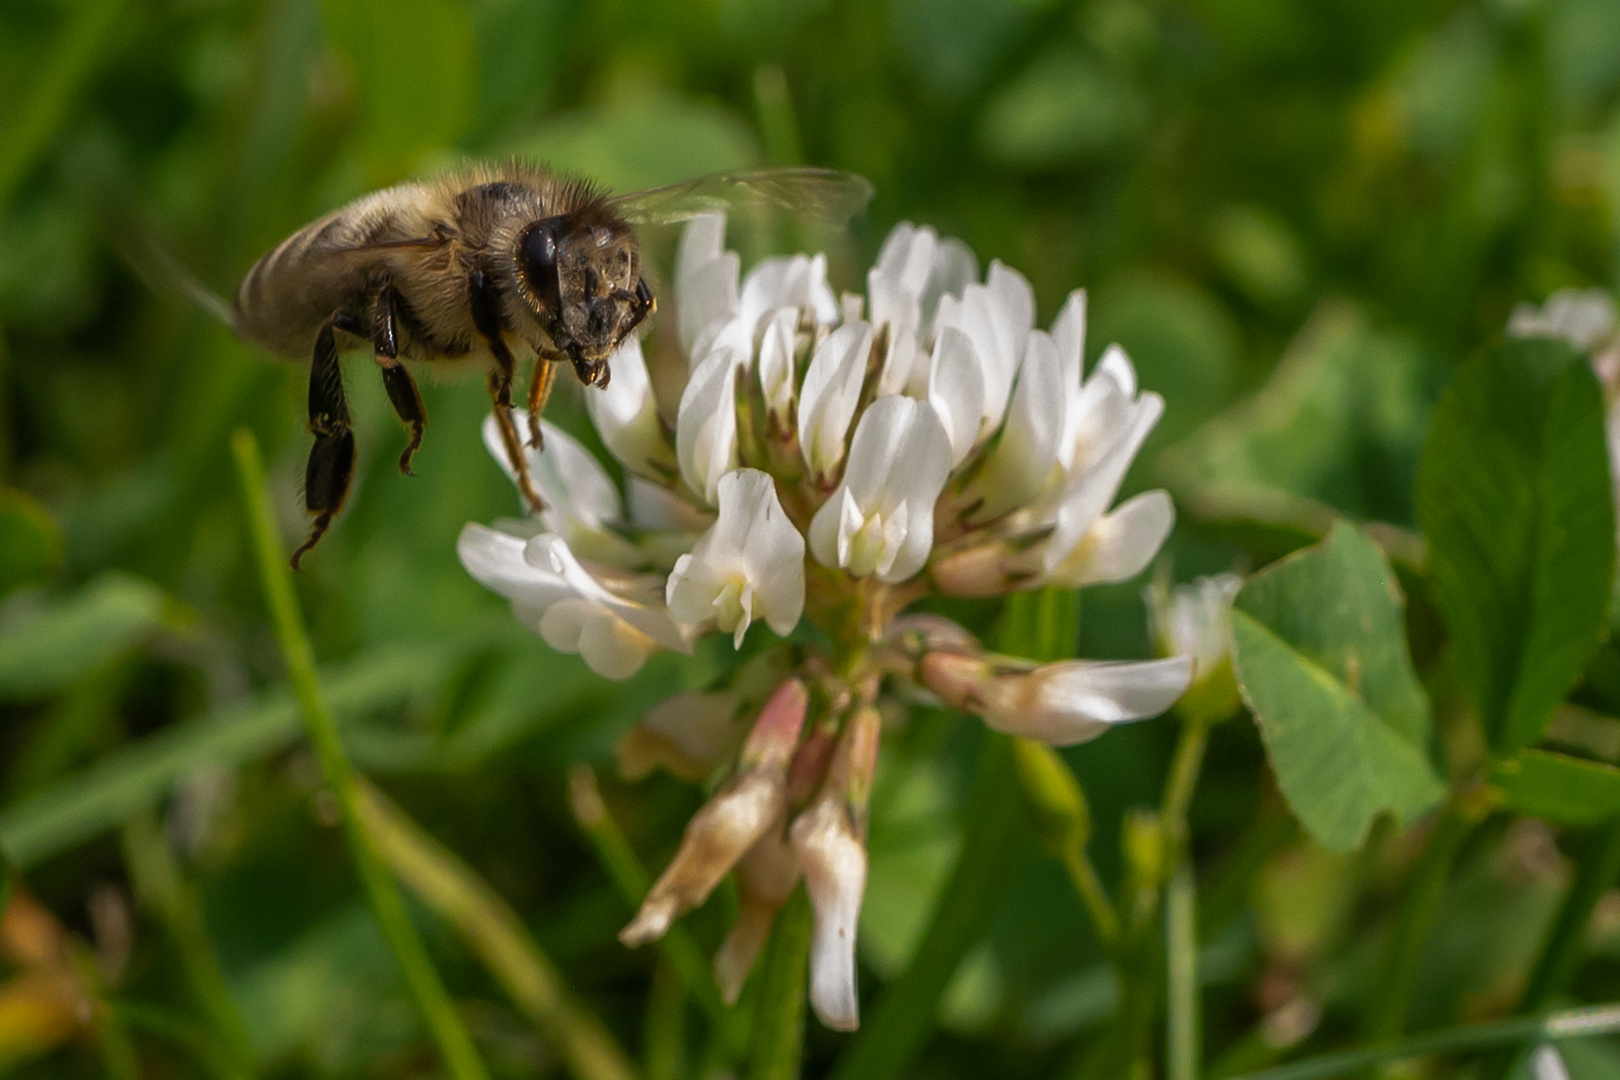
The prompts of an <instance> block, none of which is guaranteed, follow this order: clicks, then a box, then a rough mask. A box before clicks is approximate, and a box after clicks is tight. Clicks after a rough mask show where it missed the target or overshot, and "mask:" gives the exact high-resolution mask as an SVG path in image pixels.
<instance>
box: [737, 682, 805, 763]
mask: <svg viewBox="0 0 1620 1080" xmlns="http://www.w3.org/2000/svg"><path fill="white" fill-rule="evenodd" d="M809 708H810V692H809V691H808V690H806V689H805V687H804V683H802V682H800V681H799V680H798V679H787V680H784V681H783V683H782V685H780V686H778V687H777V688H776V690H775V692H774V693H772V694H771V696H770V698H769V699H768V700H767V701H766V702H765V707H764V708H762V709H760V711H759V719H758V720H756V721H755V722H754V730H753V731H751V732H749V734H748V741H747V742H746V743H744V744H743V749H742V756H741V764H742V767H743V768H744V769H750V770H751V769H759V768H785V767H786V766H787V763H788V760H789V759H790V758H791V757H792V756H793V751H794V749H795V748H796V747H797V746H798V745H799V733H800V732H801V731H803V730H804V717H805V713H806V712H807V711H808V710H809Z"/></svg>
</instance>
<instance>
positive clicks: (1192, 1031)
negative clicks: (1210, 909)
mask: <svg viewBox="0 0 1620 1080" xmlns="http://www.w3.org/2000/svg"><path fill="white" fill-rule="evenodd" d="M1208 746H1209V725H1208V724H1207V723H1205V722H1204V721H1203V720H1200V719H1192V718H1189V719H1186V720H1184V721H1183V722H1182V725H1181V738H1180V740H1179V741H1178V742H1177V743H1176V752H1175V756H1174V757H1173V758H1172V759H1171V762H1170V776H1169V778H1168V779H1167V780H1166V782H1165V788H1164V800H1163V802H1162V803H1161V804H1160V811H1159V821H1160V827H1161V828H1162V829H1163V830H1164V846H1165V864H1166V866H1167V867H1168V869H1169V875H1170V876H1169V880H1168V881H1167V882H1166V883H1165V898H1164V930H1165V961H1166V986H1167V991H1166V998H1165V1025H1166V1039H1167V1042H1166V1064H1167V1070H1168V1073H1169V1078H1170V1080H1198V1074H1199V1064H1200V1057H1201V1049H1202V1048H1201V1041H1202V1036H1201V1032H1202V1026H1203V1025H1202V1023H1201V1021H1200V1017H1199V1002H1198V886H1197V882H1196V880H1195V879H1194V877H1193V869H1192V861H1191V858H1190V856H1189V854H1188V851H1187V842H1188V829H1187V808H1188V806H1189V805H1191V803H1192V796H1193V790H1194V788H1196V787H1197V786H1198V775H1199V773H1200V772H1202V771H1203V766H1204V751H1205V749H1207V748H1208Z"/></svg>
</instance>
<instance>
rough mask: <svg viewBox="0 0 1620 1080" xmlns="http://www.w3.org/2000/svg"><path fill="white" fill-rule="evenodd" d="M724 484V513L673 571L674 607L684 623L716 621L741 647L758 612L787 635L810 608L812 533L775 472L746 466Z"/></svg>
mask: <svg viewBox="0 0 1620 1080" xmlns="http://www.w3.org/2000/svg"><path fill="white" fill-rule="evenodd" d="M718 490H719V501H720V516H719V518H718V519H716V521H715V523H714V525H713V526H712V527H711V528H710V529H709V531H708V532H706V533H704V534H703V536H702V538H701V539H700V540H698V542H697V546H695V547H694V548H693V549H692V551H691V553H690V554H687V555H682V556H681V557H680V558H679V559H677V560H675V569H674V571H673V572H671V574H670V575H669V585H668V587H667V591H666V593H665V595H666V597H667V599H668V602H669V613H670V614H671V615H672V616H674V617H675V619H676V620H677V621H678V622H683V623H691V624H696V625H706V624H708V623H709V622H711V621H712V622H713V624H714V625H715V627H716V628H718V629H719V630H720V631H722V632H723V633H729V634H731V635H733V637H734V638H735V641H736V644H737V645H738V646H739V647H741V645H742V639H743V634H745V633H747V631H748V626H749V624H750V623H751V622H753V620H754V619H755V618H756V617H757V618H761V619H764V620H765V621H766V622H767V623H768V624H770V627H771V629H772V630H775V631H776V632H777V633H778V634H780V635H781V636H783V637H787V636H788V635H789V634H791V633H793V628H794V627H795V626H797V625H799V615H800V614H801V613H803V611H804V537H802V536H800V535H799V530H797V529H795V528H794V527H793V525H792V524H791V523H790V522H789V521H788V519H787V515H786V514H785V513H784V512H783V510H782V503H781V502H780V501H779V500H778V499H777V497H776V485H775V483H774V482H773V481H772V480H771V477H770V474H769V473H763V472H760V471H759V470H758V469H738V470H736V471H735V472H729V473H727V474H726V475H724V476H722V477H721V478H720V484H719V489H718Z"/></svg>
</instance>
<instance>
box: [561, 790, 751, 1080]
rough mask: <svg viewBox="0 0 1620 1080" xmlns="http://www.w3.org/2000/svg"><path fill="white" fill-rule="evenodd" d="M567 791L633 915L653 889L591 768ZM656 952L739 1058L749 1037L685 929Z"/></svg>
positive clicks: (671, 932) (674, 930) (677, 929)
mask: <svg viewBox="0 0 1620 1080" xmlns="http://www.w3.org/2000/svg"><path fill="white" fill-rule="evenodd" d="M568 790H569V802H570V804H571V806H572V808H573V811H574V820H575V821H577V822H579V827H580V829H581V831H583V832H584V833H585V838H586V839H587V840H589V841H590V843H591V848H592V849H593V850H594V851H595V852H596V858H597V861H598V862H600V863H601V864H602V868H603V869H604V870H606V871H607V874H608V879H609V880H610V881H612V882H613V885H614V887H615V888H616V889H618V891H619V895H620V896H621V897H623V898H624V902H625V903H626V904H628V905H629V906H630V908H631V910H632V911H633V910H635V909H636V908H638V907H640V906H641V901H642V900H643V899H645V898H646V896H647V892H648V891H649V890H650V889H651V888H652V875H650V874H648V873H647V868H646V867H645V866H643V865H641V859H640V858H638V857H637V856H636V853H635V849H634V848H632V847H631V846H630V841H629V840H628V839H626V838H625V835H624V831H623V830H621V829H620V828H619V823H618V822H617V821H614V820H613V815H612V814H609V813H608V812H607V807H606V806H605V805H604V804H603V802H602V794H601V792H600V791H599V790H598V789H597V786H596V774H595V773H593V772H592V771H591V769H590V766H588V765H575V766H574V767H573V768H572V769H571V770H570V771H569V775H568ZM658 951H659V952H660V953H662V954H663V957H664V959H665V960H667V961H668V962H669V965H670V966H671V967H673V968H674V969H675V973H676V974H677V975H679V976H680V979H681V982H682V983H684V984H685V986H686V992H687V993H688V994H691V995H692V999H693V1000H694V1001H696V1002H697V1003H698V1007H699V1008H701V1009H702V1010H703V1012H704V1013H705V1014H706V1015H707V1016H708V1017H709V1020H710V1022H711V1023H712V1024H713V1025H714V1027H715V1030H716V1031H717V1032H719V1034H720V1036H721V1038H722V1039H723V1040H724V1041H725V1043H726V1045H727V1048H728V1049H729V1051H730V1052H731V1055H732V1058H733V1059H740V1058H741V1056H742V1054H743V1053H744V1051H745V1050H746V1049H747V1042H748V1033H747V1032H746V1031H744V1030H743V1029H742V1026H741V1020H742V1017H741V1016H740V1014H739V1013H738V1012H737V1011H736V1010H735V1009H732V1008H730V1007H729V1006H727V1005H726V1003H725V1002H724V1001H722V1000H720V989H719V987H717V986H715V984H714V974H713V972H712V971H711V970H710V967H709V962H708V961H707V960H705V959H704V958H703V953H702V951H701V950H700V949H699V948H698V947H697V943H696V942H695V941H693V940H692V936H691V935H690V934H688V933H687V932H686V927H684V926H680V925H676V926H671V927H670V928H669V929H668V930H667V931H665V932H664V936H663V937H661V938H659V939H658Z"/></svg>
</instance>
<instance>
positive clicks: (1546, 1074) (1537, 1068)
mask: <svg viewBox="0 0 1620 1080" xmlns="http://www.w3.org/2000/svg"><path fill="white" fill-rule="evenodd" d="M1530 1073H1531V1075H1532V1076H1534V1077H1535V1080H1569V1067H1568V1066H1567V1065H1565V1064H1564V1056H1563V1055H1562V1054H1560V1053H1559V1052H1558V1048H1557V1047H1556V1046H1553V1045H1552V1044H1551V1043H1542V1044H1541V1045H1540V1046H1538V1047H1536V1052H1535V1053H1534V1054H1532V1055H1530Z"/></svg>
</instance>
